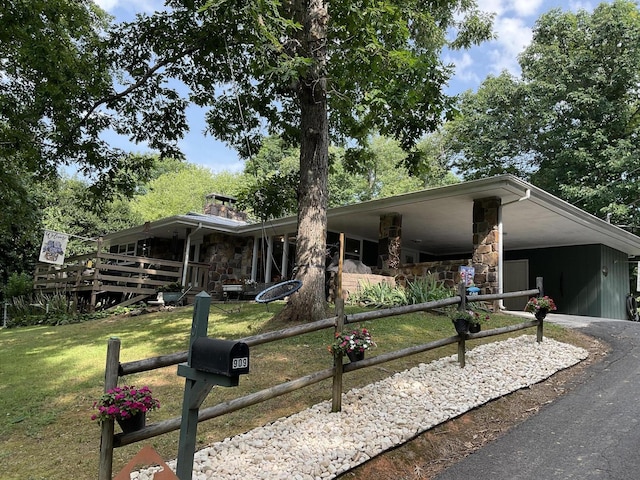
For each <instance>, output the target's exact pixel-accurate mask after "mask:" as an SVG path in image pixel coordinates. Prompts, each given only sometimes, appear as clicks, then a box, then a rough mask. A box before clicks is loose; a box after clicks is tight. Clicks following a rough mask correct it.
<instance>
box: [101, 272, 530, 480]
mask: <svg viewBox="0 0 640 480" xmlns="http://www.w3.org/2000/svg"><path fill="white" fill-rule="evenodd" d="M537 284H538V288H536V289H531V290H522V291H518V292H509V293H503V294H491V295H473V296H468V295H465V293H464V287H462V288H461V289H460V291H459V295H457V296H454V297H451V298H447V299H444V300H438V301H434V302H427V303H421V304H415V305H407V306H402V307H393V308H386V309H380V310H374V311H370V312H362V313H357V314H351V315H344V312H343V304H342V302H337V303H336V316H335V317H330V318H325V319H322V320H318V321H315V322H311V323H308V324H303V325H297V326H294V327H288V328H284V329H281V330H277V331H273V332H267V333H264V334H260V335H254V336H250V337H246V338H242V339H239V340H238V341H240V342H244V343H246V344H247V345H249V346H250V347H251V346H255V345H260V344H265V343H270V342H274V341H278V340H282V339H285V338H290V337H294V336H298V335H302V334H305V333H311V332H315V331H318V330H323V329H326V328H334V329H335V330H336V331H339V330H341V329H342V325H344V324H349V323H356V322H362V321H365V320H377V319H381V318H388V317H392V316H397V315H404V314H407V313H414V312H421V311H427V310H433V309H438V308H442V307H446V306H450V305H458V306H459V308H464V307H465V305H466V303H468V302H481V301H493V300H499V299H502V298H511V297H522V296H533V295H542V291H543V289H542V279H541V278H539V279H537ZM198 300H199V299H198V298H196V302H198ZM197 305H198V304H197V303H196V308H195V309H194V316H195V314H196V311H197V310H198V306H197ZM207 315H208V312H207ZM194 318H195V317H194ZM531 327H537V328H538V331H537V340H538V341H539V342H540V341H542V333H543V321H542V320H532V321H526V322H522V323H519V324H516V325H511V326H508V327H501V328H495V329H492V330H486V331H481V332H479V333H470V334H467V335H455V336H452V337H447V338H442V339H439V340H435V341H432V342H429V343H425V344H422V345H416V346H412V347H408V348H405V349H401V350H397V351H394V352H388V353H384V354H380V355H376V356H374V357H369V358H366V359H364V360H360V361H358V362H354V363H348V364H342V358H340V359H339V362H336V361H335V360H334V366H333V367H331V368H327V369H324V370H319V371H316V372H313V373H310V374H308V375H305V376H302V377H299V378H297V379H294V380H290V381H287V382H285V383H281V384H277V385H275V386H272V387H269V388H266V389H264V390H260V391H258V392H254V393H251V394H249V395H246V396H243V397H238V398H235V399H233V400H229V401H226V402H223V403H220V404H218V405H214V406H211V407H208V408H205V409H202V410H201V411H200V412H199V414H198V422H201V421H205V420H210V419H212V418H216V417H220V416H222V415H225V414H227V413H231V412H235V411H237V410H241V409H243V408H246V407H249V406H251V405H255V404H258V403H261V402H264V401H266V400H269V399H272V398H275V397H279V396H281V395H284V394H287V393H290V392H293V391H295V390H299V389H300V388H304V387H307V386H309V385H313V384H315V383H318V382H321V381H323V380H326V379H329V378H332V377H333V378H334V384H333V394H332V397H333V408H334V410H335V409H336V408H337V409H338V410H339V407H340V398H341V396H342V374H343V373H350V372H354V371H357V370H360V369H362V368H367V367H371V366H374V365H379V364H382V363H386V362H389V361H392V360H397V359H400V358H404V357H407V356H410V355H415V354H418V353H422V352H426V351H429V350H433V349H436V348H440V347H443V346H446V345H451V344H454V343H457V344H458V362H459V363H460V366H461V367H464V364H465V351H466V343H465V342H466V341H467V340H473V339H478V338H485V337H491V336H496V335H502V334H504V333H510V332H515V331H518V330H523V329H526V328H531ZM119 351H120V340H119V339H114V338H112V339H110V340H109V344H108V352H107V366H106V372H105V391H106V390H108V389H110V388H113V387H115V386H116V385H117V382H118V378H119V377H122V376H126V375H130V374H133V373H141V372H145V371H150V370H155V369H158V368H163V367H167V366H171V365H176V364H179V363H183V362H185V361H187V358H188V353H189V352H186V351H185V352H178V353H174V354H170V355H162V356H157V357H152V358H147V359H143V360H137V361H132V362H127V363H122V364H121V363H120V362H119ZM180 426H181V417H174V418H171V419H168V420H164V421H161V422H158V423H155V424H152V425H148V426H146V427H144V428H142V429H140V430H137V431H135V432H131V433H126V434H125V433H118V434H115V435H114V422H113V420H111V421H107V422H104V423H103V427H102V444H101V461H100V475H99V479H100V480H107V479H110V478H111V471H112V470H111V469H112V467H111V465H112V459H113V449H114V448H117V447H122V446H124V445H129V444H132V443H135V442H139V441H141V440H145V439H148V438H153V437H156V436H158V435H162V434H165V433H169V432H172V431H175V430H179V429H180Z"/></svg>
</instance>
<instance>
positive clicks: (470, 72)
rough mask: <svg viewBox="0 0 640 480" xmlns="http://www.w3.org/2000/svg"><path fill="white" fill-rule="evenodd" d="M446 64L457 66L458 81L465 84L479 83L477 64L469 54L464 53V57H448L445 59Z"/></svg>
mask: <svg viewBox="0 0 640 480" xmlns="http://www.w3.org/2000/svg"><path fill="white" fill-rule="evenodd" d="M444 61H445V63H453V64H454V65H455V76H456V79H457V80H459V81H461V82H464V83H472V84H475V83H478V82H479V81H480V77H478V74H477V73H476V71H475V70H474V68H475V62H474V61H473V58H472V57H471V55H470V54H469V52H464V53H462V55H456V56H455V57H451V56H448V57H447V58H445V59H444Z"/></svg>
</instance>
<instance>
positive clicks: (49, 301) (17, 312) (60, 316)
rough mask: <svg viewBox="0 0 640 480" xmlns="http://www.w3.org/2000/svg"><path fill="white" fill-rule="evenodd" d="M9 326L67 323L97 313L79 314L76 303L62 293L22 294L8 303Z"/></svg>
mask: <svg viewBox="0 0 640 480" xmlns="http://www.w3.org/2000/svg"><path fill="white" fill-rule="evenodd" d="M8 313H9V321H8V322H7V326H8V327H15V326H28V325H67V324H69V323H79V322H82V321H84V320H87V319H90V318H92V317H94V316H95V314H91V315H88V314H85V315H78V313H77V309H76V304H75V303H74V302H71V301H69V298H68V297H67V296H66V295H64V294H61V293H57V294H54V295H44V294H42V293H37V294H35V295H21V296H17V297H13V298H11V300H10V301H9V304H8Z"/></svg>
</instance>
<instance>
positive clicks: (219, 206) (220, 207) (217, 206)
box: [204, 193, 247, 222]
mask: <svg viewBox="0 0 640 480" xmlns="http://www.w3.org/2000/svg"><path fill="white" fill-rule="evenodd" d="M205 198H206V201H205V207H204V213H205V215H213V216H216V217H222V218H229V219H231V220H238V221H241V222H246V221H247V214H246V213H244V212H240V211H238V210H237V209H236V207H235V204H236V202H237V200H236V199H235V198H234V197H229V196H228V195H220V194H219V193H210V194H208V195H207V196H206V197H205Z"/></svg>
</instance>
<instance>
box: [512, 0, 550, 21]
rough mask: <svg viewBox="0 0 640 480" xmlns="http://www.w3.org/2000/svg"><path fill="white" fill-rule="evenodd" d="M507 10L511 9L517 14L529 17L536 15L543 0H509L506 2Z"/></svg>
mask: <svg viewBox="0 0 640 480" xmlns="http://www.w3.org/2000/svg"><path fill="white" fill-rule="evenodd" d="M506 3H507V5H508V9H507V10H509V11H513V12H514V13H515V14H516V15H518V16H523V17H530V16H532V15H535V16H538V14H539V10H540V6H541V5H542V3H543V0H511V1H509V2H506Z"/></svg>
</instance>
